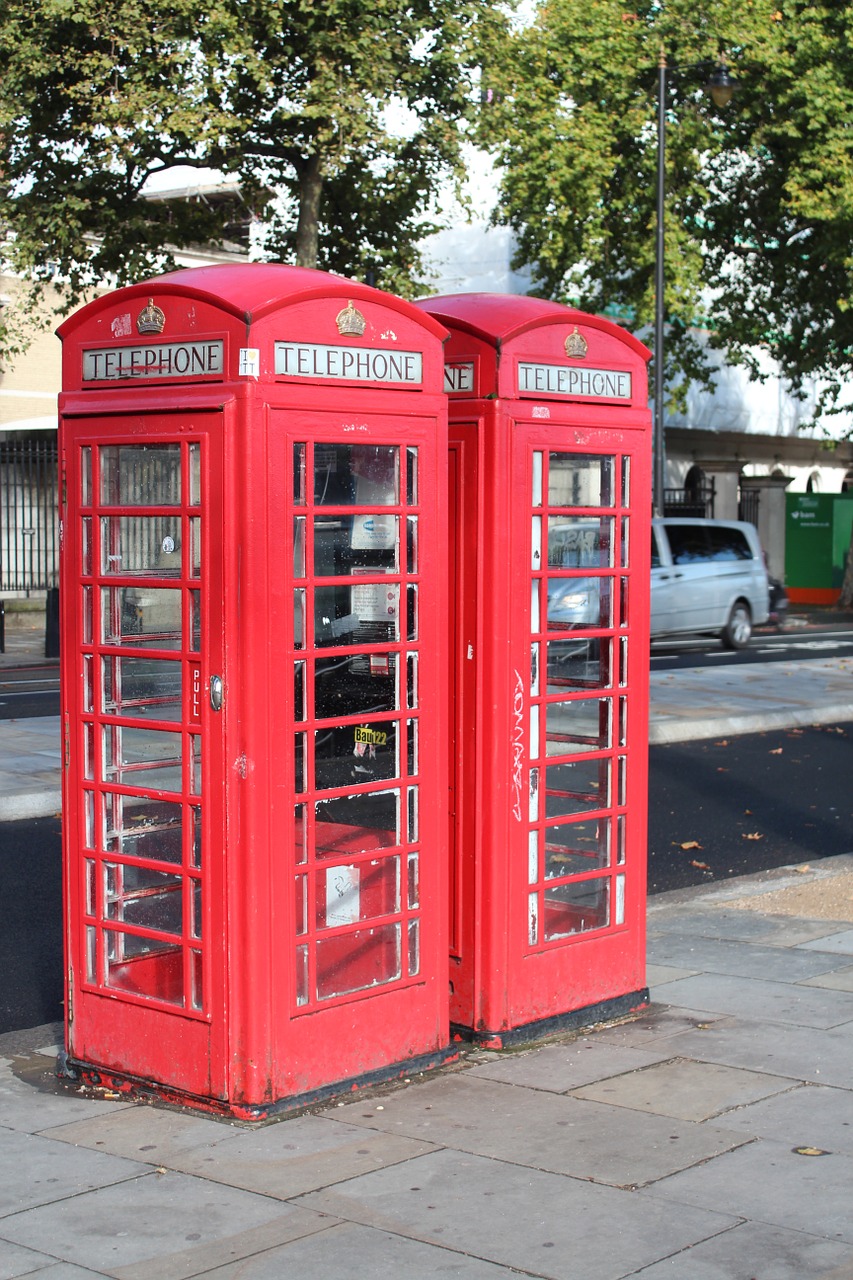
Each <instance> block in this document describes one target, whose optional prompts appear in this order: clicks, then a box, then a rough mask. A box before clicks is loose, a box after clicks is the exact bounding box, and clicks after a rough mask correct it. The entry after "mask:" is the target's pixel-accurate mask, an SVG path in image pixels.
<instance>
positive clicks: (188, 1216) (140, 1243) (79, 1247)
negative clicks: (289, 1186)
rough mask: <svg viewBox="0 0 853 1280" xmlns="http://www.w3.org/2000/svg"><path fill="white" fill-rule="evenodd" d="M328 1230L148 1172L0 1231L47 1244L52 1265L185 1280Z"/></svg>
mask: <svg viewBox="0 0 853 1280" xmlns="http://www.w3.org/2000/svg"><path fill="white" fill-rule="evenodd" d="M53 1145H54V1146H56V1144H53ZM60 1150H63V1151H66V1152H67V1151H70V1150H73V1148H67V1147H62V1148H60ZM85 1154H86V1155H87V1156H89V1157H90V1158H91V1157H92V1152H85ZM102 1158H103V1159H112V1158H113V1157H108V1156H104V1157H102ZM329 1225H331V1224H330V1222H329V1221H328V1219H327V1218H326V1217H323V1216H322V1215H321V1214H318V1213H316V1212H314V1211H312V1210H310V1209H308V1208H298V1207H294V1206H291V1205H284V1204H282V1203H281V1202H280V1201H278V1200H271V1199H268V1198H266V1197H264V1196H258V1195H252V1194H250V1193H249V1192H246V1191H238V1190H234V1189H233V1188H231V1187H224V1186H220V1185H217V1184H214V1183H211V1182H207V1181H205V1180H203V1179H201V1178H190V1177H186V1176H185V1175H184V1174H180V1173H168V1174H159V1173H152V1172H150V1171H149V1172H147V1173H146V1174H145V1176H143V1177H139V1178H136V1179H135V1180H132V1181H129V1182H126V1183H123V1184H122V1185H121V1186H114V1187H104V1188H103V1189H100V1190H97V1191H90V1192H88V1193H87V1194H82V1195H76V1196H73V1197H71V1198H69V1199H66V1200H62V1201H60V1202H59V1203H55V1204H50V1205H46V1206H43V1207H41V1208H37V1209H29V1210H27V1211H26V1212H24V1213H18V1214H16V1215H15V1217H14V1218H11V1219H7V1220H5V1221H3V1222H2V1223H1V1224H0V1230H2V1232H3V1233H4V1234H5V1235H6V1236H7V1238H8V1239H10V1240H14V1241H15V1242H16V1243H17V1244H24V1245H27V1246H29V1247H30V1248H34V1249H37V1248H39V1247H42V1248H44V1247H45V1246H46V1243H47V1242H49V1248H50V1252H51V1254H53V1255H54V1256H55V1257H57V1258H59V1259H61V1260H63V1261H65V1262H72V1263H76V1264H77V1265H79V1266H88V1267H90V1268H93V1269H94V1270H96V1271H101V1272H103V1273H104V1274H105V1275H108V1276H113V1277H115V1278H116V1280H181V1278H182V1277H188V1276H196V1275H200V1274H203V1273H204V1271H206V1270H210V1269H211V1268H213V1267H216V1266H219V1265H221V1264H222V1263H225V1262H230V1261H234V1260H236V1259H238V1258H243V1257H246V1256H247V1255H250V1254H253V1253H257V1252H258V1251H259V1250H261V1249H264V1248H272V1247H273V1246H275V1245H279V1244H284V1243H286V1242H287V1241H288V1240H291V1239H294V1238H296V1237H297V1236H301V1235H307V1234H310V1233H311V1232H313V1231H321V1230H324V1229H325V1228H326V1227H327V1226H329Z"/></svg>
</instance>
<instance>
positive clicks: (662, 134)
mask: <svg viewBox="0 0 853 1280" xmlns="http://www.w3.org/2000/svg"><path fill="white" fill-rule="evenodd" d="M700 65H701V64H700ZM667 69H668V68H667V61H666V51H665V50H664V49H663V48H661V51H660V58H659V59H658V156H657V161H658V162H657V203H656V214H657V222H656V227H655V333H654V357H655V379H654V393H653V394H654V417H653V422H652V439H653V447H654V473H653V477H652V509H653V512H654V514H655V515H656V516H662V515H663V514H664V462H665V449H664V438H663V414H664V377H663V366H664V316H665V312H664V261H665V252H664V251H665V245H664V212H665V207H666V73H667ZM680 69H681V70H690V68H680ZM735 87H736V82H735V81H734V80H733V79H732V78H731V76H730V75H729V70H728V67H727V66H726V64H725V62H720V63H718V64H717V65H716V66H715V67H714V69H713V71H712V72H711V75H710V77H709V79H708V83H707V84H706V85H705V90H706V92H707V93H709V94H710V95H711V98H712V99H713V101H714V105H715V106H718V107H724V106H725V105H726V103H728V102H730V101H731V98H732V94H733V93H734V91H735Z"/></svg>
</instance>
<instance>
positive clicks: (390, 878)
mask: <svg viewBox="0 0 853 1280" xmlns="http://www.w3.org/2000/svg"><path fill="white" fill-rule="evenodd" d="M315 893H316V902H317V928H318V929H339V928H341V926H343V925H349V924H360V923H362V922H363V921H365V920H374V919H376V918H377V917H380V916H389V915H394V914H395V913H396V912H398V911H399V910H400V859H399V858H398V857H395V858H374V859H372V860H371V861H370V862H359V863H339V864H337V865H335V866H324V867H322V868H320V869H318V871H317V873H316V876H315Z"/></svg>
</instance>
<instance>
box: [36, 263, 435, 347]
mask: <svg viewBox="0 0 853 1280" xmlns="http://www.w3.org/2000/svg"><path fill="white" fill-rule="evenodd" d="M151 294H156V295H157V296H158V297H164V296H168V295H170V294H172V295H181V296H183V297H194V298H197V299H198V300H199V301H204V302H208V303H212V304H214V305H216V306H218V307H220V308H221V309H222V310H224V311H228V312H230V313H231V314H232V315H234V316H237V317H239V318H240V319H242V320H245V322H246V324H251V323H253V322H255V321H257V320H260V319H261V318H262V317H263V316H265V315H267V314H268V313H269V312H271V311H275V310H277V309H278V308H280V307H286V306H291V305H292V304H294V303H297V302H304V301H307V300H309V299H311V298H322V297H327V298H328V297H333V298H334V297H340V298H346V299H352V300H353V301H359V300H361V301H364V302H367V301H370V302H373V303H375V304H377V305H379V306H383V307H386V308H388V309H389V310H391V311H397V312H399V313H400V314H402V315H405V316H407V317H408V318H409V319H410V320H414V321H415V322H418V323H420V324H421V325H422V326H423V327H424V328H425V329H426V330H427V331H428V332H431V333H432V334H434V335H435V336H436V337H438V338H442V339H443V338H445V337H446V333H445V331H444V329H443V328H442V327H441V325H440V323H438V322H437V321H436V319H435V318H434V317H433V316H431V315H430V314H429V313H428V312H424V311H423V310H421V309H420V308H416V307H415V306H413V304H412V303H410V302H406V301H404V299H402V298H398V297H396V296H395V295H394V294H390V293H384V292H383V291H382V290H381V289H374V288H372V287H371V286H370V285H366V284H362V283H361V282H360V281H357V280H349V279H347V278H346V277H345V276H338V275H333V274H331V273H330V272H327V271H315V270H313V269H312V268H310V267H291V266H285V265H283V264H281V263H262V262H248V263H242V262H241V263H221V264H218V265H215V266H209V267H188V268H186V269H184V270H181V271H172V272H169V273H167V274H166V275H162V276H154V277H152V278H151V279H150V280H143V281H141V282H140V283H139V284H133V285H128V286H127V287H126V288H124V289H118V290H114V291H113V292H110V293H104V294H102V295H100V296H99V297H97V298H96V299H95V300H94V301H93V302H90V303H89V305H88V306H85V307H81V308H80V310H79V311H76V312H75V313H74V314H73V315H71V316H69V317H68V318H67V319H66V320H64V321H63V323H62V324H61V325H60V326H59V328H58V329H57V333H58V334H59V335H60V337H63V338H64V337H66V336H67V335H68V334H69V333H71V332H72V331H73V330H75V329H77V328H78V327H79V326H80V325H81V324H83V323H85V322H87V321H89V320H91V319H92V318H93V316H95V315H97V314H98V312H99V311H101V310H104V309H106V308H109V307H114V306H115V304H116V301H123V300H125V299H126V300H130V299H132V298H141V297H145V298H148V297H150V296H151Z"/></svg>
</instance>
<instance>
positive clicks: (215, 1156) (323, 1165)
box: [50, 1107, 434, 1200]
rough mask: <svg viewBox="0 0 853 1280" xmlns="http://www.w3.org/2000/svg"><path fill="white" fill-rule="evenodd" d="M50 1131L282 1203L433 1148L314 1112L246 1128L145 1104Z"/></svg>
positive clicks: (427, 1143)
mask: <svg viewBox="0 0 853 1280" xmlns="http://www.w3.org/2000/svg"><path fill="white" fill-rule="evenodd" d="M334 1114H335V1113H334V1112H332V1113H331V1115H334ZM50 1136H51V1137H52V1138H57V1139H59V1140H61V1141H64V1142H70V1143H73V1144H75V1145H78V1144H79V1145H84V1146H88V1147H95V1148H97V1149H98V1150H99V1151H110V1152H112V1153H114V1154H116V1155H126V1156H132V1157H134V1158H136V1159H138V1160H145V1161H147V1162H149V1163H150V1164H154V1165H159V1166H162V1167H165V1168H168V1169H175V1170H179V1171H181V1172H183V1173H190V1174H199V1175H200V1176H202V1177H204V1178H209V1179H211V1180H212V1181H214V1182H222V1183H226V1184H227V1185H228V1186H231V1187H240V1188H242V1189H243V1190H244V1191H257V1192H259V1193H260V1194H261V1195H267V1196H274V1197H276V1198H277V1199H281V1200H284V1199H288V1198H289V1197H291V1196H295V1195H301V1194H302V1193H303V1192H305V1191H313V1190H315V1189H316V1188H317V1187H325V1186H328V1185H330V1184H331V1183H333V1182H341V1181H343V1180H344V1179H346V1178H353V1177H356V1176H357V1175H358V1174H360V1173H367V1172H369V1171H370V1170H371V1169H378V1168H381V1167H382V1166H383V1165H385V1164H395V1163H397V1162H398V1161H400V1160H409V1159H411V1158H412V1157H413V1156H419V1155H423V1154H424V1152H426V1151H432V1150H433V1147H434V1144H433V1143H431V1142H426V1141H423V1140H422V1139H414V1138H407V1137H401V1136H399V1135H397V1134H388V1133H384V1132H373V1131H370V1130H365V1129H364V1128H361V1127H359V1126H356V1125H348V1124H343V1123H340V1122H336V1121H335V1120H333V1119H331V1118H328V1119H327V1118H325V1117H323V1116H317V1115H305V1116H297V1117H293V1118H292V1119H290V1120H288V1121H287V1122H286V1123H278V1124H273V1125H270V1126H267V1127H264V1128H255V1129H251V1130H247V1129H246V1128H245V1127H244V1126H230V1125H227V1124H219V1123H217V1122H216V1121H212V1120H205V1119H202V1118H199V1117H194V1116H186V1115H179V1114H176V1113H173V1112H168V1111H158V1110H151V1109H150V1108H148V1107H137V1108H134V1109H132V1110H130V1111H127V1112H125V1113H124V1114H123V1115H117V1116H109V1117H106V1118H104V1119H101V1120H96V1121H91V1122H84V1123H81V1124H70V1125H66V1126H64V1127H63V1128H60V1129H51V1130H50Z"/></svg>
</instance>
